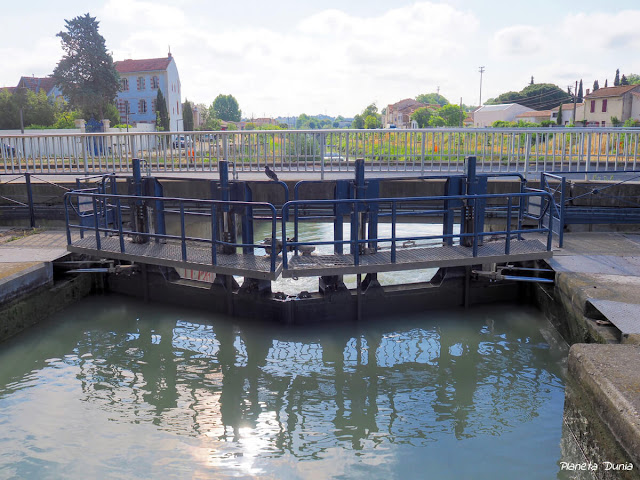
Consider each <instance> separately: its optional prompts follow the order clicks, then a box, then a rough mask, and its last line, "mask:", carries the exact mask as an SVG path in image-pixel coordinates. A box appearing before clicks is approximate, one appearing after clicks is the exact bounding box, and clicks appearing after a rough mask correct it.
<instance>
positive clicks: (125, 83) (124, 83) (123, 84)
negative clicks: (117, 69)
mask: <svg viewBox="0 0 640 480" xmlns="http://www.w3.org/2000/svg"><path fill="white" fill-rule="evenodd" d="M120 90H121V91H123V92H128V91H129V79H128V78H123V79H121V80H120Z"/></svg>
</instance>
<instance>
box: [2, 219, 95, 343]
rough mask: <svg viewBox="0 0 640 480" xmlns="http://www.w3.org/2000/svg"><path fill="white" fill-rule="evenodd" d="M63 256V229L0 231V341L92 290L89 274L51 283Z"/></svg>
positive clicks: (64, 241)
mask: <svg viewBox="0 0 640 480" xmlns="http://www.w3.org/2000/svg"><path fill="white" fill-rule="evenodd" d="M66 255H67V251H66V236H65V234H64V232H35V233H34V232H33V231H28V230H21V229H7V228H3V229H2V230H0V342H2V341H4V340H6V339H7V338H9V337H12V336H13V335H16V334H17V333H19V332H21V331H22V330H24V329H26V328H29V327H30V326H32V325H35V324H37V323H39V322H41V321H42V320H44V319H46V318H47V317H49V316H50V315H51V314H52V313H55V312H57V311H59V310H62V309H63V308H65V307H67V306H68V305H70V304H72V303H73V302H75V301H76V300H78V299H80V298H82V297H84V296H86V295H88V294H90V293H91V292H92V291H94V290H95V286H96V285H95V281H96V280H97V278H95V277H93V276H91V275H86V276H80V277H75V278H69V279H65V280H63V281H58V282H56V283H54V276H53V261H55V260H57V259H59V258H61V257H64V256H66Z"/></svg>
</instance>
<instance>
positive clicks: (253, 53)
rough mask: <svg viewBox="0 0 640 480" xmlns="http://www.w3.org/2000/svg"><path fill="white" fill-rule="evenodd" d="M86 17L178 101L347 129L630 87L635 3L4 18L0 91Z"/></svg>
mask: <svg viewBox="0 0 640 480" xmlns="http://www.w3.org/2000/svg"><path fill="white" fill-rule="evenodd" d="M87 11H88V12H89V13H90V14H91V15H92V16H96V17H97V19H98V20H99V21H100V33H101V34H102V35H103V36H104V37H105V39H106V42H107V48H108V49H109V50H110V51H112V52H113V56H114V60H123V59H126V58H155V57H162V56H165V55H166V54H167V51H168V49H169V46H170V48H171V52H172V54H173V55H174V57H175V59H176V62H177V65H178V69H179V72H180V78H181V82H182V93H183V100H184V98H188V99H189V100H193V101H195V102H196V103H205V104H210V103H211V101H212V100H213V99H214V98H215V97H216V95H218V94H219V93H224V94H229V93H230V94H232V95H234V96H235V97H236V98H237V99H238V101H239V103H240V107H241V109H242V110H243V115H246V116H252V115H253V116H256V117H261V116H278V115H282V116H293V115H297V114H300V113H303V112H304V113H307V114H318V113H326V114H329V115H338V114H342V115H345V116H351V115H353V114H355V113H358V112H360V111H361V110H362V109H363V108H364V107H365V106H366V105H368V104H369V103H371V102H376V103H377V105H378V106H379V107H380V108H382V107H383V106H385V105H387V104H389V103H394V102H396V101H398V100H401V99H403V98H407V97H415V96H416V95H418V94H420V93H427V92H433V91H436V89H437V88H438V87H440V93H441V94H443V95H444V96H445V97H447V98H448V99H449V100H450V101H452V102H456V103H457V102H459V101H460V98H462V101H463V102H464V103H466V104H470V105H473V104H477V103H478V99H479V80H480V76H479V73H478V67H479V66H481V65H483V66H484V67H485V73H484V76H483V88H482V98H483V100H486V99H488V98H490V97H494V96H496V95H498V94H500V93H502V92H505V91H508V90H520V89H522V88H523V87H524V86H526V85H527V84H528V82H529V81H530V78H531V76H532V75H533V76H534V80H535V82H536V83H538V82H550V83H555V84H557V85H559V86H560V87H562V88H566V87H567V85H573V84H574V82H575V81H576V80H579V79H583V81H584V87H585V89H586V88H591V86H592V85H593V81H594V80H595V79H598V80H599V82H600V85H601V86H602V85H604V80H605V79H607V78H608V79H609V82H610V83H612V81H613V76H614V73H615V69H616V68H620V71H621V73H640V56H638V55H637V52H638V51H639V50H640V28H638V25H640V2H638V1H637V0H617V1H616V2H615V3H614V2H602V1H590V0H587V1H582V2H569V1H565V0H555V1H551V0H538V1H536V2H531V1H526V2H525V1H516V0H511V1H506V0H505V1H503V0H493V1H492V0H485V1H482V2H481V1H475V0H449V1H440V2H439V1H431V2H421V1H417V2H416V1H411V2H410V1H403V0H394V1H393V2H390V1H388V0H387V1H381V0H368V1H361V0H356V1H349V2H345V1H344V0H341V1H337V0H324V1H323V2H318V1H306V0H298V1H293V0H286V1H273V2H265V1H264V0H262V1H254V0H250V1H235V2H234V1H229V0H224V1H220V0H215V1H211V2H203V1H195V0H173V1H169V0H158V1H155V2H152V1H147V0H101V1H94V2H90V3H89V4H88V3H87V2H86V1H83V2H80V1H76V0H67V1H65V2H57V3H55V2H48V1H46V2H45V1H43V0H32V1H30V2H22V3H18V2H12V4H11V5H10V6H5V7H4V9H3V21H2V23H3V29H2V30H1V31H0V58H2V59H3V68H2V69H1V70H0V86H12V85H15V84H16V83H17V81H18V79H19V78H20V76H21V75H32V74H33V75H36V76H46V75H48V74H50V73H51V72H52V70H53V68H54V67H55V65H56V64H57V62H58V61H59V60H60V58H61V56H62V50H61V48H60V41H59V38H57V37H56V36H55V35H56V33H57V32H59V31H61V30H63V29H64V20H65V19H71V18H73V17H75V16H78V15H83V14H84V13H87Z"/></svg>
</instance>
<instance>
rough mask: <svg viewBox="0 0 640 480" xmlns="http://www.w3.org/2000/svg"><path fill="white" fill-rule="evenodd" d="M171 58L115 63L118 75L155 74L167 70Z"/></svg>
mask: <svg viewBox="0 0 640 480" xmlns="http://www.w3.org/2000/svg"><path fill="white" fill-rule="evenodd" d="M171 58H172V57H171V56H169V57H164V58H147V59H144V60H122V61H119V62H115V67H116V70H117V71H118V73H134V72H153V71H157V70H166V69H167V67H168V66H169V63H170V62H171Z"/></svg>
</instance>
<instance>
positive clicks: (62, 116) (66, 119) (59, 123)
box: [53, 110, 80, 129]
mask: <svg viewBox="0 0 640 480" xmlns="http://www.w3.org/2000/svg"><path fill="white" fill-rule="evenodd" d="M78 118H80V113H79V112H78V111H76V110H74V111H68V112H58V114H57V115H56V121H55V123H54V124H53V128H60V129H63V128H76V124H75V120H77V119H78Z"/></svg>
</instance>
